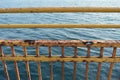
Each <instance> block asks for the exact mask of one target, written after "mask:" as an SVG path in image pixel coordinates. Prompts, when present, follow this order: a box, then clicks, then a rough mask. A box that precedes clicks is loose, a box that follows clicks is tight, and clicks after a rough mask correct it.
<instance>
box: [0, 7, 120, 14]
mask: <svg viewBox="0 0 120 80" xmlns="http://www.w3.org/2000/svg"><path fill="white" fill-rule="evenodd" d="M51 12H57V13H58V12H120V8H119V7H39V8H35V7H33V8H0V13H51Z"/></svg>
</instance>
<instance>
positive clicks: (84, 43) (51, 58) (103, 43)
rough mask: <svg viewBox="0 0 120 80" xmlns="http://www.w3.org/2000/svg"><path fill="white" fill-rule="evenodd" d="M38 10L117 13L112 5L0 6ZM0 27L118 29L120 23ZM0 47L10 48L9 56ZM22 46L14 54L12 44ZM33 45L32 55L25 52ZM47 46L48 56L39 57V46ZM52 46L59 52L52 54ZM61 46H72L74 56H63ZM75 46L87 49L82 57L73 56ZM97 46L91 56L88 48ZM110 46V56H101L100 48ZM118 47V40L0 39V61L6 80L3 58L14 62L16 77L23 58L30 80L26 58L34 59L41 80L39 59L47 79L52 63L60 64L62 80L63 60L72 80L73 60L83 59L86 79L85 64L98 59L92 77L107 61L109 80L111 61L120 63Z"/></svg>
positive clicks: (7, 9)
mask: <svg viewBox="0 0 120 80" xmlns="http://www.w3.org/2000/svg"><path fill="white" fill-rule="evenodd" d="M38 12H39V13H41V12H47V13H51V12H120V8H116V7H50V8H47V7H46V8H5V9H4V8H1V9H0V13H38ZM0 28H120V24H0ZM3 46H9V47H11V52H12V53H11V55H12V56H11V55H5V54H4V51H3V48H2V47H3ZM15 46H22V47H23V52H24V54H23V55H17V54H16V52H15V50H14V47H15ZM28 46H33V47H35V51H36V55H28V54H27V47H28ZM41 46H46V47H48V56H41V55H40V51H39V47H41ZM52 47H61V55H60V56H58V55H57V56H55V55H52V50H51V48H52ZM65 47H73V48H74V53H73V54H74V55H73V56H65V55H64V49H65ZM78 47H85V48H87V55H86V56H84V57H82V56H79V55H77V50H78ZM94 47H97V48H100V51H99V53H100V54H99V56H98V57H96V56H91V55H90V53H91V48H94ZM106 47H111V48H113V52H112V56H107V57H104V56H103V52H104V48H106ZM118 47H120V40H0V61H2V64H3V67H4V72H5V75H6V79H7V80H10V77H9V73H8V69H7V65H6V61H14V66H15V71H16V76H17V79H18V80H20V74H19V69H18V65H17V61H24V62H25V65H26V72H27V77H28V79H29V80H31V76H30V69H29V61H35V62H37V64H38V77H39V80H42V73H41V64H40V62H50V80H53V67H52V63H53V62H61V63H62V65H61V66H62V67H61V70H62V80H64V62H73V63H74V65H73V66H74V70H73V73H74V74H73V80H76V67H77V62H86V74H85V80H88V76H89V75H88V72H89V63H90V62H98V70H97V74H96V80H100V70H101V65H102V62H110V63H111V64H110V69H109V72H108V80H111V75H112V69H113V66H114V63H115V62H120V56H116V50H117V48H118Z"/></svg>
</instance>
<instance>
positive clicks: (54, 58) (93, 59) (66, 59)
mask: <svg viewBox="0 0 120 80" xmlns="http://www.w3.org/2000/svg"><path fill="white" fill-rule="evenodd" d="M0 60H4V61H7V60H8V61H41V62H54V61H60V62H62V61H64V62H120V56H119V57H116V58H112V57H103V58H100V57H89V58H87V57H80V56H77V57H76V58H74V57H71V56H66V57H64V58H62V57H60V56H52V57H48V56H40V57H36V56H30V55H29V56H27V57H24V56H15V57H11V56H4V57H0Z"/></svg>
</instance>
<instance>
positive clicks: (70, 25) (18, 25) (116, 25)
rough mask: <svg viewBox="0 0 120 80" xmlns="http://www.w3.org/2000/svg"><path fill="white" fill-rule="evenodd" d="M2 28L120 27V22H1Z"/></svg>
mask: <svg viewBox="0 0 120 80" xmlns="http://www.w3.org/2000/svg"><path fill="white" fill-rule="evenodd" d="M0 28H120V24H0Z"/></svg>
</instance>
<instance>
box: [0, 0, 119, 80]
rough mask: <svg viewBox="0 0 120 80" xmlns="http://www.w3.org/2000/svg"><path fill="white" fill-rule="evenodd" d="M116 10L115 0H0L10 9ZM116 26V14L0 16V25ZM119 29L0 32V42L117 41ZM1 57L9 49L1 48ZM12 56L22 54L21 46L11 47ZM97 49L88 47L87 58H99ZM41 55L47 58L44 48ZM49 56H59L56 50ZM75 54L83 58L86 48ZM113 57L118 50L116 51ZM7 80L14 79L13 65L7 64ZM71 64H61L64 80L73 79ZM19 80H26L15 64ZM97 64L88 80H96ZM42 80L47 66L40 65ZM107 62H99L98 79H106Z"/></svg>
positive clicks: (80, 76) (0, 77) (57, 72)
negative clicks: (93, 8) (100, 67)
mask: <svg viewBox="0 0 120 80" xmlns="http://www.w3.org/2000/svg"><path fill="white" fill-rule="evenodd" d="M76 6H77V7H79V6H82V7H83V6H84V7H85V6H87V7H89V6H97V7H100V6H101V7H120V1H119V0H0V8H14V7H18V8H19V7H76ZM46 23H47V24H56V23H60V24H62V23H63V24H65V23H76V24H80V23H86V24H119V23H120V13H18V14H14V13H12V14H8V13H6V14H0V24H46ZM119 32H120V29H114V28H112V29H85V28H83V29H77V28H74V29H68V28H65V29H44V28H42V29H31V28H28V29H19V28H18V29H0V39H32V40H34V39H42V40H44V39H50V40H81V39H85V40H98V39H99V40H120V33H119ZM3 49H4V53H5V54H11V51H10V47H3ZM15 50H16V54H19V55H21V54H23V49H22V47H15ZM99 50H100V49H99V48H92V49H91V55H95V56H99ZM40 53H41V55H48V50H47V47H40ZM73 53H74V48H72V47H68V48H65V55H66V56H68V55H73ZM52 54H53V55H60V54H61V48H60V47H57V48H55V47H52ZM77 54H78V55H80V56H86V54H87V49H86V48H80V47H78V52H77ZM28 55H35V48H34V47H28ZM111 55H112V48H106V49H105V50H104V56H111ZM116 55H117V56H120V50H119V48H118V49H117V54H116ZM6 63H7V67H8V72H9V74H10V79H11V80H16V79H17V78H16V76H15V70H14V64H13V62H10V61H7V62H6ZM73 64H74V63H73V62H66V63H65V80H73V68H74V67H73ZM29 65H30V71H31V78H32V80H38V71H37V63H36V62H30V63H29ZM18 67H19V72H20V77H21V80H27V73H26V69H25V63H24V62H18ZM97 67H98V63H90V66H89V73H88V74H89V76H88V79H89V80H96V73H97ZM41 68H42V77H43V80H49V79H50V73H49V71H50V68H49V63H47V62H41ZM109 68H110V63H103V64H102V69H101V75H100V80H107V77H108V72H109ZM85 70H86V63H85V62H83V63H81V62H78V63H77V80H85ZM61 76H62V75H61V63H60V62H54V63H53V77H54V80H61ZM119 78H120V64H119V63H115V65H114V68H113V74H112V79H111V80H119ZM0 80H6V77H5V74H4V69H3V66H2V62H1V61H0Z"/></svg>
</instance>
